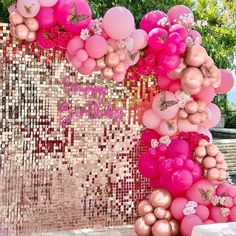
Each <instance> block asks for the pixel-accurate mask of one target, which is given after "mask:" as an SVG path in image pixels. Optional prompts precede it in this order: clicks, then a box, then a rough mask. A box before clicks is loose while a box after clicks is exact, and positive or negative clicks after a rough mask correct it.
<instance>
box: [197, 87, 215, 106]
mask: <svg viewBox="0 0 236 236" xmlns="http://www.w3.org/2000/svg"><path fill="white" fill-rule="evenodd" d="M214 97H215V89H214V88H213V87H212V86H209V87H205V88H202V89H201V90H200V92H199V93H197V94H195V95H194V99H196V100H203V101H205V102H206V104H209V103H211V102H212V101H213V99H214Z"/></svg>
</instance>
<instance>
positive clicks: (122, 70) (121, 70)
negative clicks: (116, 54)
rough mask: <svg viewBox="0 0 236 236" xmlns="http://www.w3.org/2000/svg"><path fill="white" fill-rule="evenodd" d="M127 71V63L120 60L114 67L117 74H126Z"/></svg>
mask: <svg viewBox="0 0 236 236" xmlns="http://www.w3.org/2000/svg"><path fill="white" fill-rule="evenodd" d="M125 71H126V68H125V64H124V63H123V62H120V63H119V65H118V66H116V67H115V68H114V72H115V73H117V74H124V73H125Z"/></svg>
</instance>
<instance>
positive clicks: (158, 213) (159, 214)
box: [154, 207, 166, 220]
mask: <svg viewBox="0 0 236 236" xmlns="http://www.w3.org/2000/svg"><path fill="white" fill-rule="evenodd" d="M154 214H155V216H156V217H157V219H159V220H161V219H164V218H165V215H166V210H165V209H164V208H163V207H156V208H155V210H154Z"/></svg>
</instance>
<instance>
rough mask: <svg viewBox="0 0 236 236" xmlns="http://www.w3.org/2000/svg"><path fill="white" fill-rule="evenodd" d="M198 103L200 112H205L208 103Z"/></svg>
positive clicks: (201, 101) (200, 101)
mask: <svg viewBox="0 0 236 236" xmlns="http://www.w3.org/2000/svg"><path fill="white" fill-rule="evenodd" d="M197 103H198V110H197V111H198V112H204V111H205V110H206V102H205V101H203V100H199V101H197Z"/></svg>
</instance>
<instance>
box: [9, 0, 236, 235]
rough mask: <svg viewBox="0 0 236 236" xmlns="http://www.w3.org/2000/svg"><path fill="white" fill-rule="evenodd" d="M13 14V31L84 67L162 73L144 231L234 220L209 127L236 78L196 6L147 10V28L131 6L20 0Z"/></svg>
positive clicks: (146, 136)
mask: <svg viewBox="0 0 236 236" xmlns="http://www.w3.org/2000/svg"><path fill="white" fill-rule="evenodd" d="M9 12H10V17H9V20H10V24H11V33H12V35H13V36H14V37H15V38H17V39H19V40H26V41H30V42H33V41H36V42H37V44H38V45H39V46H40V47H42V48H44V49H51V48H56V49H58V50H64V51H65V55H66V57H67V59H68V60H69V62H70V63H71V64H72V65H73V66H74V67H75V68H76V69H77V71H78V72H79V73H80V74H83V75H89V74H92V73H93V72H95V71H99V72H101V75H102V76H103V77H104V78H106V79H109V80H114V81H116V82H118V83H119V82H122V81H123V80H124V79H130V80H142V78H143V76H146V77H148V76H152V77H153V76H154V77H156V81H157V84H158V85H159V88H160V91H157V92H156V96H155V97H154V99H153V101H152V104H150V108H149V109H147V110H146V111H145V112H144V114H143V124H144V126H145V127H146V130H144V131H143V133H142V136H141V145H144V146H146V147H147V151H146V152H144V153H142V154H141V156H140V158H139V161H138V169H139V171H140V173H141V174H142V175H143V176H144V177H146V178H148V179H150V185H151V186H152V187H153V188H154V189H155V190H154V191H153V192H152V193H151V195H150V196H149V197H148V199H147V200H142V201H141V202H140V204H139V205H138V214H139V215H140V217H139V218H138V219H137V221H136V222H135V224H134V228H135V231H136V233H137V235H139V236H148V235H154V236H155V235H158V236H171V235H172V236H174V235H179V234H180V233H181V234H182V235H184V236H190V235H191V232H192V229H193V227H194V226H196V225H200V224H211V223H218V222H229V221H236V186H233V185H231V184H230V183H227V182H226V180H227V178H228V174H227V164H226V162H225V160H224V155H223V154H222V153H221V152H220V151H219V150H218V148H217V146H215V145H214V144H212V136H211V133H210V132H209V129H210V128H211V127H213V126H215V125H216V124H217V123H218V122H219V121H220V117H221V112H220V109H219V108H218V107H217V106H216V105H215V104H213V103H212V101H213V98H214V96H215V94H224V93H227V92H228V91H229V90H230V89H231V88H232V87H233V82H234V80H233V76H232V74H231V73H230V72H229V71H228V70H224V69H218V68H217V67H216V65H215V64H214V61H213V60H212V59H211V58H210V57H209V56H208V54H207V52H206V50H205V49H204V47H203V46H201V43H202V37H201V35H200V34H199V32H197V31H196V30H194V26H195V23H194V15H193V12H192V11H191V9H189V8H188V7H186V6H183V5H177V6H174V7H172V8H171V9H170V10H169V11H168V12H167V13H164V12H162V11H159V10H154V11H151V12H148V13H147V14H146V15H145V16H144V17H143V18H142V20H141V22H140V29H136V28H135V22H134V17H133V15H132V13H131V12H130V11H129V10H128V9H126V8H124V7H113V8H111V9H109V10H108V11H107V12H106V13H105V15H104V17H103V18H99V19H92V13H91V9H90V6H89V5H88V3H87V2H86V1H85V0H65V1H62V0H61V1H60V0H59V1H58V0H18V1H17V4H16V7H15V8H14V7H10V8H9Z"/></svg>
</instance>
